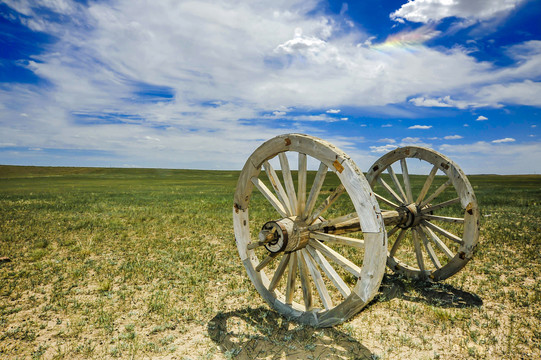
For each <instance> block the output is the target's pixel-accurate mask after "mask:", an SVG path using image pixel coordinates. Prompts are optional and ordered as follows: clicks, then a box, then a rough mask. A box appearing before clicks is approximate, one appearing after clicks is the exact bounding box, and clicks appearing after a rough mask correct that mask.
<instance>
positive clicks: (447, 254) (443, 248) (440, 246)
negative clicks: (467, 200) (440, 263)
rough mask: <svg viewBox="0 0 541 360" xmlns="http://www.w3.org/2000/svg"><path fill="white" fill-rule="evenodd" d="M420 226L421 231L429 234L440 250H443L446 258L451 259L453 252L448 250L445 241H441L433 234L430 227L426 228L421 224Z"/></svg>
mask: <svg viewBox="0 0 541 360" xmlns="http://www.w3.org/2000/svg"><path fill="white" fill-rule="evenodd" d="M420 226H421V229H423V231H424V232H425V233H427V234H428V236H430V238H431V239H432V241H433V242H434V244H436V246H437V247H439V248H440V250H441V251H443V253H444V254H445V256H447V258H449V259H452V258H453V257H454V256H455V254H453V252H452V251H451V250H449V248H448V247H447V245H445V243H444V242H443V241H441V239H440V238H439V237H438V235H436V234H434V232H433V231H432V230H431V229H428V228H426V227H424V226H422V225H420Z"/></svg>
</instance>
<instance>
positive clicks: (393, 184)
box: [366, 146, 479, 281]
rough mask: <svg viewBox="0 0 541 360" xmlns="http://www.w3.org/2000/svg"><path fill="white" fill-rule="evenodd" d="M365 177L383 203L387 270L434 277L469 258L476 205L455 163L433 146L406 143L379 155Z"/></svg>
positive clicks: (474, 233)
mask: <svg viewBox="0 0 541 360" xmlns="http://www.w3.org/2000/svg"><path fill="white" fill-rule="evenodd" d="M398 163H399V164H400V165H398ZM393 165H395V169H393ZM412 167H416V168H423V167H424V171H425V172H424V173H427V174H428V175H423V176H419V175H411V174H410V173H408V168H409V169H410V171H411V169H412ZM395 171H396V172H395ZM384 172H386V173H385V174H384ZM438 174H439V175H438ZM366 178H367V180H368V182H369V183H370V185H371V186H372V188H373V189H374V192H375V194H376V197H377V198H378V200H379V202H380V205H381V207H382V209H383V210H382V213H383V217H384V221H385V225H386V227H387V236H388V237H389V243H390V244H392V246H391V249H390V250H389V253H388V257H387V265H388V266H389V267H390V268H391V269H392V270H393V271H395V272H397V273H400V274H403V275H406V276H409V277H414V278H421V279H429V280H432V281H438V280H443V279H446V278H448V277H450V276H452V275H454V274H455V273H456V272H458V271H459V270H460V269H462V268H463V267H464V266H465V265H466V263H467V262H468V261H469V260H470V259H471V257H472V255H473V250H474V248H475V246H476V244H477V240H478V237H479V209H478V207H477V200H476V199H475V195H474V193H473V189H472V187H471V185H470V182H469V181H468V179H467V178H466V175H464V173H463V172H462V170H461V169H460V168H459V167H458V165H456V164H455V163H454V162H452V161H451V160H449V159H448V158H447V157H445V156H443V155H442V154H440V153H438V152H436V151H434V150H431V149H427V148H421V147H414V146H408V147H404V148H398V149H396V150H393V151H391V152H389V153H387V154H385V155H383V156H382V157H381V158H380V159H379V160H377V161H376V162H375V163H374V165H372V167H371V168H370V171H369V172H368V173H367V175H366ZM385 209H388V210H385Z"/></svg>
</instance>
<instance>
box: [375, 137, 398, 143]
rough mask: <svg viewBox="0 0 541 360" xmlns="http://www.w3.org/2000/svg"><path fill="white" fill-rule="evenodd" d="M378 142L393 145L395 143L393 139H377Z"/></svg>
mask: <svg viewBox="0 0 541 360" xmlns="http://www.w3.org/2000/svg"><path fill="white" fill-rule="evenodd" d="M378 142H381V143H389V144H394V143H395V142H396V140H395V139H388V138H385V139H379V140H378Z"/></svg>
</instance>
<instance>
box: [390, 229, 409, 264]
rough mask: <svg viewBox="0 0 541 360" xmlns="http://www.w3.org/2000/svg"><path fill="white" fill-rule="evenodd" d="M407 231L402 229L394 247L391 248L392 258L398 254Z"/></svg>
mask: <svg viewBox="0 0 541 360" xmlns="http://www.w3.org/2000/svg"><path fill="white" fill-rule="evenodd" d="M406 234H407V233H406V229H400V233H399V234H398V236H397V237H396V240H395V241H394V244H393V247H392V248H391V251H390V252H389V256H390V257H394V255H395V254H396V251H397V250H398V247H399V246H400V243H401V241H402V240H403V239H404V237H405V236H406Z"/></svg>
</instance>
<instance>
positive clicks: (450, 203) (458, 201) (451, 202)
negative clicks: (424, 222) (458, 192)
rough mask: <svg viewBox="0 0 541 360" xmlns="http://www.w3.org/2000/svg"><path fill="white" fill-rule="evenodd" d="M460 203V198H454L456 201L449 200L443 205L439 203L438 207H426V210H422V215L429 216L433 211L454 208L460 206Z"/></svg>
mask: <svg viewBox="0 0 541 360" xmlns="http://www.w3.org/2000/svg"><path fill="white" fill-rule="evenodd" d="M458 203H460V198H454V199H451V200H447V201H444V202H442V203H439V204H437V205H433V206H429V207H425V208H424V209H422V210H421V213H423V214H429V213H431V212H433V211H436V210H439V209H441V208H444V207H447V206H452V205H454V204H458Z"/></svg>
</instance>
